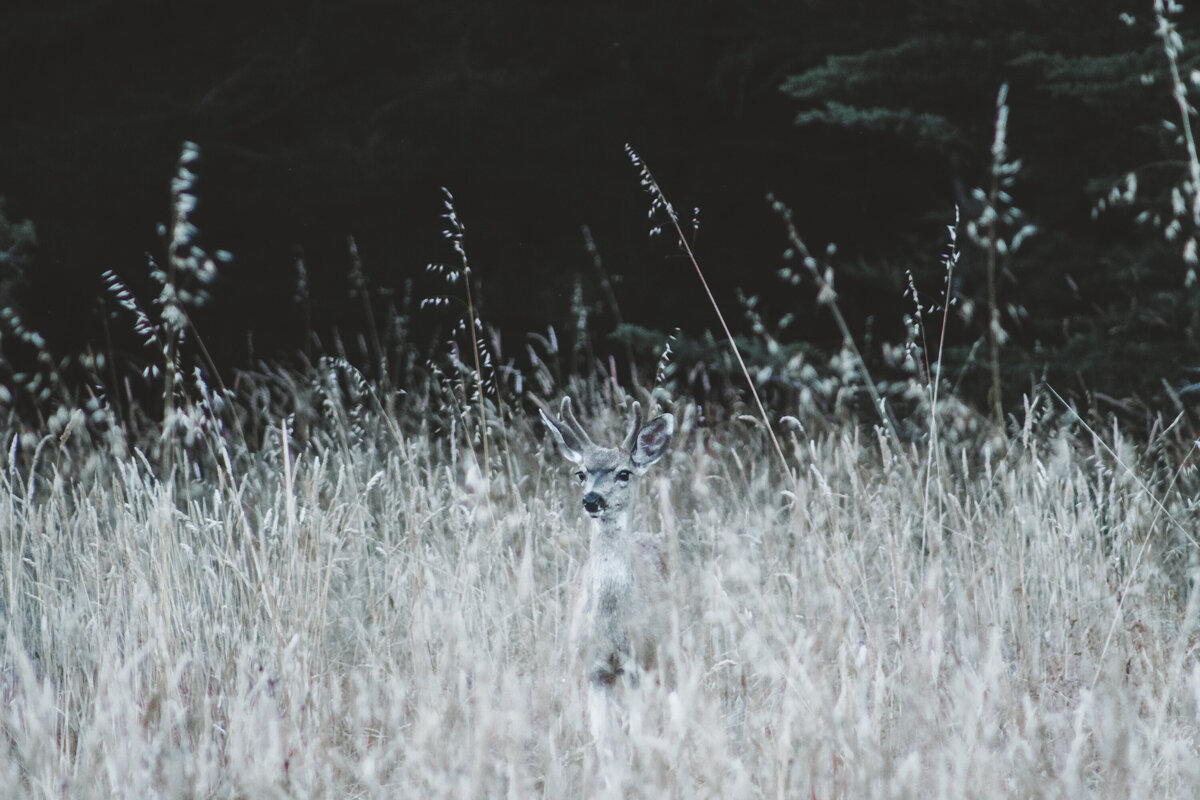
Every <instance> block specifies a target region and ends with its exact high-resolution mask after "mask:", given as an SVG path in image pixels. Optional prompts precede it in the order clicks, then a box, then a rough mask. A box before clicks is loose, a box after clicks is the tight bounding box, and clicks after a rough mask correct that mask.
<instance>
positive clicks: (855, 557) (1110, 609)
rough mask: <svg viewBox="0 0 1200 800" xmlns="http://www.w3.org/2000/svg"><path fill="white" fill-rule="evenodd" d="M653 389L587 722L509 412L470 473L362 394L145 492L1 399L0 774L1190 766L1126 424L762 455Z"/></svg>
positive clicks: (1183, 604)
mask: <svg viewBox="0 0 1200 800" xmlns="http://www.w3.org/2000/svg"><path fill="white" fill-rule="evenodd" d="M597 405H598V403H597V402H596V401H595V400H593V401H592V402H591V403H589V404H585V411H584V413H585V414H590V415H592V416H593V421H594V423H595V424H599V425H600V426H601V427H602V428H603V426H604V425H607V426H608V429H609V430H615V429H616V427H617V426H618V425H619V424H620V418H621V411H620V409H618V408H615V407H613V406H611V405H610V406H609V407H608V408H604V409H599V408H597ZM675 410H676V412H677V414H681V418H682V419H683V420H684V421H683V424H682V426H681V430H680V432H679V433H678V434H677V437H676V442H675V444H674V445H673V448H672V452H671V453H670V454H669V455H668V457H667V458H665V459H664V461H663V463H662V464H659V465H658V466H657V467H656V468H655V470H656V471H654V472H652V473H651V474H650V475H648V476H647V477H646V479H645V483H644V485H643V487H642V491H641V497H640V503H639V506H638V509H637V512H636V518H637V522H638V523H639V525H641V526H643V527H644V528H646V529H648V530H653V531H661V533H662V541H663V543H664V544H665V545H666V547H667V549H668V552H669V553H670V557H671V562H672V565H673V568H674V585H673V588H674V592H675V598H676V603H677V615H676V618H675V619H673V620H671V623H672V625H671V627H672V629H673V630H674V631H675V632H676V635H675V637H674V640H673V641H672V642H670V643H668V645H667V647H668V649H669V651H670V652H671V653H672V654H673V656H674V658H675V659H677V660H678V662H679V664H680V670H679V678H678V681H677V685H676V687H675V689H674V691H673V692H669V691H668V689H667V688H666V687H665V686H663V685H660V684H657V683H656V682H655V681H654V680H653V679H648V680H644V681H643V682H642V687H643V688H642V690H641V692H640V697H638V696H633V695H631V696H629V697H627V698H624V699H622V700H621V703H622V706H621V708H623V709H626V710H627V709H628V708H630V707H632V704H634V703H638V704H640V706H641V709H642V722H641V725H640V729H636V728H635V729H634V730H633V731H632V732H625V733H618V734H617V735H618V736H620V737H622V738H623V739H624V741H623V742H622V746H621V747H620V748H618V750H617V752H616V753H614V754H608V755H605V754H603V753H601V752H600V751H599V750H598V749H597V748H596V747H594V746H593V744H592V742H591V733H590V731H589V726H588V723H587V720H586V719H585V709H586V707H587V697H586V692H585V690H584V688H583V685H582V681H581V680H580V679H579V677H578V675H579V671H578V670H577V668H576V665H575V664H573V663H572V660H571V658H570V656H569V653H568V650H567V646H566V641H565V639H566V637H565V613H566V612H565V609H566V607H567V603H568V601H569V593H570V587H571V579H572V577H573V575H574V573H575V571H576V570H577V568H578V566H579V564H580V561H581V559H582V558H583V557H584V556H585V555H586V548H587V538H586V524H585V523H586V521H585V520H584V519H583V516H582V514H581V513H580V509H579V498H578V496H577V490H576V487H574V486H573V485H572V481H571V479H570V476H569V473H568V471H567V470H566V469H565V468H564V467H563V466H562V462H561V459H560V458H559V456H558V454H557V452H556V451H555V449H554V447H553V444H552V442H550V441H549V439H548V438H547V437H546V436H545V432H544V431H543V430H541V428H540V425H538V424H535V423H534V422H533V421H532V419H530V418H529V416H528V415H527V414H525V413H521V414H515V413H512V412H509V413H507V414H506V416H505V417H504V419H503V424H494V426H493V428H492V433H491V439H490V443H491V447H492V452H491V463H492V471H493V474H492V476H491V482H490V484H485V482H484V481H483V480H482V479H481V478H480V477H479V473H478V471H477V470H474V469H471V468H470V467H469V464H470V463H471V461H470V453H469V451H465V450H464V449H463V448H462V447H461V445H460V446H454V445H453V444H452V441H451V439H450V437H449V436H448V435H431V434H430V432H429V430H428V429H427V426H422V424H421V422H420V419H419V418H415V417H414V418H403V417H402V418H400V419H395V420H388V419H385V418H384V416H383V415H382V413H381V412H374V413H370V412H366V413H364V414H362V415H360V416H359V417H358V422H357V423H356V424H355V425H353V426H352V425H351V424H350V423H349V422H344V423H341V424H344V427H343V428H342V429H341V430H340V433H339V435H338V436H330V437H327V438H325V439H321V440H318V439H316V438H315V437H314V438H313V439H312V440H311V441H309V442H308V443H307V444H302V443H301V442H300V441H299V440H298V437H292V436H289V437H288V442H287V444H286V448H285V447H284V446H283V445H282V439H281V435H280V430H281V428H280V426H279V423H278V421H276V422H274V423H273V424H270V425H266V426H264V428H265V429H266V430H267V433H266V434H264V436H263V439H262V447H261V448H260V449H259V450H258V452H257V454H256V455H253V456H248V455H245V454H242V455H241V456H237V457H231V458H230V460H229V461H228V462H227V461H226V460H225V455H224V454H223V452H222V450H221V448H222V447H223V445H221V444H220V443H221V442H222V441H224V440H223V439H221V438H220V437H215V436H214V437H211V438H210V439H209V440H208V441H209V443H210V445H211V449H210V451H209V453H210V454H209V455H207V456H193V459H194V463H190V464H189V465H188V466H185V467H184V468H183V472H184V473H186V474H189V476H190V477H188V478H187V479H186V480H180V481H178V482H177V484H176V485H175V488H174V489H168V488H167V487H165V486H164V485H163V484H161V483H159V482H156V481H155V480H153V479H151V478H150V477H149V474H150V471H149V470H148V469H147V466H146V464H145V463H144V462H142V461H141V460H140V459H139V458H138V457H137V456H136V455H134V456H127V455H123V454H122V453H121V448H120V446H119V442H118V443H117V444H116V446H115V449H116V451H117V452H116V455H115V456H108V455H101V449H102V447H107V448H110V449H112V448H113V447H114V444H113V440H112V438H109V439H107V440H103V439H101V438H97V439H95V440H93V439H92V438H91V434H89V433H87V432H86V431H85V430H84V429H83V427H82V426H73V427H72V426H68V428H66V429H65V431H66V432H65V433H64V432H63V430H64V429H63V428H62V426H61V424H60V425H59V427H58V429H56V430H47V431H46V432H45V433H46V438H45V439H44V440H42V441H41V450H40V451H39V452H38V453H37V454H36V457H37V464H38V469H37V470H36V475H37V477H36V479H31V478H30V474H31V473H30V470H29V467H28V465H29V463H30V460H31V459H32V458H33V457H34V452H33V448H34V447H35V446H36V445H37V444H38V439H37V437H34V436H29V435H27V436H26V438H25V439H23V440H22V441H21V442H18V443H14V439H13V433H12V432H11V431H10V432H8V433H6V434H5V438H4V447H5V454H4V462H3V463H4V470H3V475H2V476H0V543H2V555H0V558H2V568H3V586H2V601H3V611H4V616H3V624H4V629H3V637H4V638H3V645H2V648H0V692H2V694H3V706H2V710H0V714H2V717H0V730H2V737H3V739H2V744H0V786H3V787H4V788H3V790H0V794H2V795H3V796H4V797H6V798H7V797H12V798H17V797H69V798H91V797H96V798H107V797H139V798H141V797H167V798H175V797H245V798H269V797H334V798H342V797H396V798H408V797H411V798H477V797H478V798H493V797H495V798H533V797H545V798H568V797H593V796H595V797H648V798H663V797H678V798H706V797H712V798H757V797H763V798H811V797H815V798H834V797H845V798H969V797H984V798H987V797H1029V798H1043V797H1044V798H1075V797H1112V798H1128V797H1144V798H1149V797H1179V798H1185V797H1186V798H1190V797H1195V796H1196V795H1197V792H1198V791H1200V741H1198V738H1200V729H1198V727H1197V724H1198V721H1200V720H1198V713H1197V712H1198V703H1200V667H1198V666H1197V660H1196V631H1195V628H1196V616H1197V603H1196V602H1195V601H1194V600H1190V598H1189V596H1188V587H1189V586H1190V581H1191V580H1192V579H1193V577H1194V572H1193V570H1194V569H1195V566H1194V565H1195V564H1196V561H1197V559H1196V558H1195V553H1196V548H1195V545H1194V543H1193V542H1191V541H1190V540H1189V538H1190V537H1191V536H1192V535H1193V534H1192V532H1193V531H1194V530H1195V521H1196V515H1195V513H1194V512H1193V510H1192V508H1191V503H1190V502H1187V501H1186V499H1183V495H1184V494H1186V493H1185V492H1182V491H1181V490H1180V487H1181V486H1184V485H1188V486H1193V487H1194V483H1195V482H1194V480H1193V478H1192V475H1191V473H1190V472H1189V473H1187V474H1186V475H1185V476H1184V477H1183V479H1182V480H1181V481H1180V482H1178V483H1177V484H1176V486H1175V490H1174V491H1173V492H1172V493H1171V495H1170V496H1169V497H1168V499H1167V500H1166V503H1167V511H1168V512H1169V514H1170V517H1168V515H1167V513H1164V512H1163V511H1162V510H1160V509H1159V507H1158V506H1157V505H1156V500H1155V498H1154V496H1153V495H1152V494H1151V493H1150V492H1148V491H1146V490H1144V489H1142V488H1140V487H1139V485H1138V480H1143V481H1145V482H1146V483H1147V484H1148V485H1149V486H1152V487H1154V489H1153V491H1154V492H1156V493H1158V494H1159V495H1161V494H1163V493H1164V492H1165V487H1166V485H1167V482H1168V481H1169V479H1170V475H1169V474H1168V475H1167V476H1166V479H1164V478H1163V476H1162V475H1161V474H1160V473H1161V471H1162V470H1161V469H1160V470H1156V471H1155V470H1151V468H1150V466H1149V465H1150V464H1152V463H1154V462H1153V459H1152V458H1151V457H1150V453H1149V452H1148V451H1147V450H1146V449H1145V448H1144V447H1142V448H1139V447H1138V446H1136V445H1134V444H1132V443H1131V442H1129V441H1127V440H1124V439H1121V438H1120V437H1119V436H1117V435H1116V434H1114V433H1113V431H1112V430H1111V429H1109V430H1108V432H1107V436H1108V438H1107V441H1108V442H1109V443H1110V444H1115V446H1116V450H1117V452H1118V454H1119V455H1120V457H1121V459H1122V460H1123V461H1124V462H1125V463H1126V464H1128V465H1129V466H1130V468H1131V469H1132V471H1133V472H1132V474H1131V473H1130V472H1128V471H1126V470H1124V469H1123V468H1122V467H1120V466H1118V465H1117V464H1116V462H1115V461H1114V460H1113V459H1112V458H1111V457H1110V456H1108V455H1107V454H1105V453H1104V452H1103V450H1102V449H1101V448H1100V447H1099V445H1097V444H1096V443H1095V441H1094V440H1093V438H1092V437H1091V436H1090V435H1089V434H1087V433H1086V432H1085V431H1083V430H1081V429H1079V428H1077V427H1073V426H1071V425H1070V424H1069V423H1068V422H1067V421H1065V420H1064V419H1062V418H1058V417H1055V416H1054V415H1044V414H1043V418H1042V421H1041V422H1039V423H1037V424H1033V423H1032V422H1030V424H1029V426H1028V427H1029V428H1030V430H1028V431H1027V432H1026V435H1021V432H1020V431H1016V432H1015V433H1014V436H1013V438H1012V439H1011V440H1010V441H1008V442H1006V443H1001V442H992V443H991V445H990V447H991V448H992V451H990V452H989V451H988V446H985V445H981V443H980V442H979V441H972V442H971V443H969V444H962V445H945V446H943V447H942V448H941V449H940V452H939V453H938V454H936V455H937V456H938V458H931V457H930V455H929V452H928V449H927V448H924V447H922V446H919V445H909V446H905V449H904V450H903V451H900V450H899V449H898V448H897V447H895V446H892V445H889V444H887V443H886V442H885V441H884V440H883V439H882V438H881V437H880V436H879V435H878V434H877V433H876V432H875V431H873V430H872V428H871V426H869V425H861V426H860V427H858V428H857V429H853V428H842V429H836V428H835V429H830V428H827V427H826V428H823V429H822V432H821V433H820V434H819V435H815V438H813V439H811V440H810V439H809V438H808V437H807V436H806V435H805V434H804V433H802V432H801V431H799V430H797V429H795V428H793V429H791V430H790V431H789V432H788V433H787V438H786V440H785V449H789V448H790V453H789V455H790V457H792V458H793V465H794V466H795V467H796V469H797V471H798V475H799V477H798V479H797V481H796V482H795V483H791V482H789V480H788V479H787V478H786V477H785V476H784V475H783V473H782V470H781V469H780V466H779V463H778V460H777V459H776V458H775V456H774V453H773V451H772V449H771V448H770V447H769V445H767V444H766V440H765V436H764V435H763V434H762V432H761V430H759V429H757V428H756V427H755V426H754V425H753V424H752V423H750V422H748V421H746V420H745V419H741V420H733V421H727V422H721V423H719V424H713V425H712V426H709V425H704V426H697V425H696V424H695V422H694V415H691V414H682V413H681V412H682V411H683V409H682V408H679V407H677V408H676V409H675ZM61 422H62V420H61V419H60V423H61ZM272 431H273V433H272ZM1114 436H1117V439H1118V440H1117V441H1116V442H1114V441H1113V438H1114ZM195 452H197V453H199V452H202V448H196V450H195ZM14 459H15V461H17V462H20V464H21V465H22V466H21V468H20V469H18V468H17V467H16V466H14ZM56 465H57V466H56ZM185 495H186V496H185ZM1189 601H1190V602H1189ZM618 713H619V714H620V713H624V712H622V711H621V710H620V709H618Z"/></svg>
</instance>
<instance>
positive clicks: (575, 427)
mask: <svg viewBox="0 0 1200 800" xmlns="http://www.w3.org/2000/svg"><path fill="white" fill-rule="evenodd" d="M561 416H562V418H563V421H564V422H566V423H567V427H568V428H570V430H571V433H573V434H575V435H576V436H577V437H579V441H580V443H581V444H584V445H589V446H590V445H592V437H590V436H588V435H587V431H585V430H584V429H583V426H582V425H580V424H579V420H577V419H575V414H574V412H572V411H571V398H570V397H564V398H563V402H562V414H561Z"/></svg>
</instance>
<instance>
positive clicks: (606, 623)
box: [541, 397, 675, 687]
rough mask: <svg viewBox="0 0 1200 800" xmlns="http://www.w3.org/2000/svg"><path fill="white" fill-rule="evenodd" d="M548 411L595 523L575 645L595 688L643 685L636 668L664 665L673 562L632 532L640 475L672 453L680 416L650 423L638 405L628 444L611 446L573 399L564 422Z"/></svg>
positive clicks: (576, 613) (578, 600) (578, 601)
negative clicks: (591, 431) (592, 431)
mask: <svg viewBox="0 0 1200 800" xmlns="http://www.w3.org/2000/svg"><path fill="white" fill-rule="evenodd" d="M541 413H542V419H543V420H545V423H546V427H547V428H549V429H550V433H551V435H553V436H554V439H555V441H556V442H558V447H559V450H561V451H562V454H563V457H565V458H566V459H567V460H568V461H570V462H571V463H572V464H574V465H575V466H576V467H577V471H576V473H575V477H576V478H578V479H579V483H580V484H581V485H582V486H583V492H584V494H583V510H584V511H585V512H587V515H588V516H589V517H591V520H592V538H591V547H590V551H589V553H588V559H587V562H586V563H585V564H584V565H583V567H582V569H581V570H580V574H579V578H578V583H577V586H576V596H575V601H574V604H573V608H572V612H571V622H570V636H571V640H572V643H573V645H574V646H575V647H576V648H578V652H579V653H580V654H581V655H582V657H583V659H584V663H585V664H586V665H587V669H588V677H589V678H590V679H591V681H592V684H593V685H594V686H596V687H601V686H608V687H611V686H613V684H614V683H616V681H617V679H618V678H619V677H620V676H622V675H625V676H626V678H627V680H628V681H629V682H630V684H631V685H634V686H636V685H637V680H638V670H637V669H636V667H637V666H640V667H641V668H642V669H650V668H652V667H654V666H656V664H657V659H658V648H659V645H660V643H661V642H662V640H663V639H664V638H665V637H664V636H663V635H661V634H662V632H663V631H665V629H666V625H667V622H666V619H665V618H664V608H665V604H666V601H667V597H668V592H667V583H666V561H665V559H664V558H663V555H662V553H661V552H660V551H659V549H658V547H657V546H656V545H655V543H654V541H653V540H652V539H651V538H650V536H649V535H647V534H643V533H634V532H632V531H631V530H630V529H629V508H630V502H631V501H632V499H633V483H634V480H635V479H636V478H637V477H638V476H640V475H643V474H645V472H646V470H647V469H649V467H650V465H651V464H653V463H654V462H655V461H658V459H660V458H661V457H662V455H663V453H665V452H666V450H667V446H668V445H669V444H670V443H671V435H672V434H673V433H674V432H675V417H673V416H671V415H670V414H663V415H661V416H658V417H655V418H654V419H652V420H650V421H649V422H647V423H646V424H645V425H642V411H641V407H640V406H639V405H638V404H637V403H634V404H633V409H632V411H631V413H630V417H629V431H628V433H627V434H626V436H625V441H624V442H622V443H621V446H620V447H603V446H600V445H597V444H595V443H594V442H592V440H591V438H590V437H589V436H588V435H587V433H586V432H585V431H584V430H583V428H582V426H580V424H579V422H578V420H576V419H575V415H574V414H573V413H572V412H571V399H570V398H569V397H568V398H566V399H564V400H563V404H562V414H561V416H562V422H556V421H554V420H553V419H551V418H550V417H549V416H548V415H547V414H546V413H545V412H544V411H543V412H541Z"/></svg>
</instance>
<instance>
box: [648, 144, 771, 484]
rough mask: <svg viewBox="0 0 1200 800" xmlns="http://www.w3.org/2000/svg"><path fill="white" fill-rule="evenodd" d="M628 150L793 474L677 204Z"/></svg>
mask: <svg viewBox="0 0 1200 800" xmlns="http://www.w3.org/2000/svg"><path fill="white" fill-rule="evenodd" d="M625 152H626V154H628V156H629V160H630V161H632V162H633V165H634V166H635V167H637V168H638V171H639V172H640V173H641V180H642V186H643V187H644V188H645V189H646V191H647V192H648V193H649V194H650V198H651V199H650V218H651V219H653V218H654V216H655V214H657V213H658V212H660V211H661V212H662V213H664V214H666V215H667V219H668V220H669V221H670V223H671V227H673V228H674V229H675V234H676V236H677V238H678V242H679V246H680V247H681V248H682V249H683V252H684V254H685V255H686V256H687V258H688V261H690V262H691V264H692V267H693V268H694V269H695V270H696V277H698V278H699V279H700V285H701V286H703V287H704V293H705V294H706V295H708V302H709V303H711V304H712V307H713V311H715V312H716V314H717V320H718V321H719V322H720V323H721V330H723V331H724V332H725V339H726V341H728V342H729V348H730V349H731V350H732V351H733V356H734V358H736V359H737V362H738V367H739V368H740V369H741V371H742V375H743V376H744V377H745V378H746V385H747V386H748V387H750V394H751V396H753V397H754V405H755V406H757V408H758V414H759V416H760V417H762V421H763V424H764V425H766V426H767V434H768V435H769V436H770V437H771V444H772V445H774V448H775V454H776V455H777V456H779V463H780V464H782V465H783V469H784V471H785V472H787V473H788V474H789V475H791V474H792V470H791V467H790V466H788V461H787V457H786V456H784V454H783V448H782V447H781V446H780V444H779V439H778V437H776V436H775V428H774V426H773V425H771V420H770V418H769V417H768V416H767V411H766V409H765V408H763V404H762V399H761V398H759V396H758V389H756V388H755V386H754V381H753V380H752V379H751V378H750V370H748V369H747V368H746V362H745V361H744V360H743V359H742V353H741V351H740V350H738V346H737V342H735V341H734V340H733V334H732V333H730V331H729V325H727V324H726V323H725V315H724V314H722V313H721V306H720V305H719V304H718V303H717V299H716V298H715V297H713V293H712V290H711V289H709V288H708V281H707V280H706V279H705V277H704V270H702V269H700V262H699V261H697V260H696V254H695V253H693V252H692V248H691V245H689V244H688V242H687V237H686V236H684V235H683V226H681V225H680V224H679V215H678V214H676V213H675V208H674V207H673V206H672V205H671V203H670V202H669V201H668V200H667V196H666V195H665V194H664V193H663V190H662V189H661V188H660V187H659V185H658V181H656V180H655V179H654V175H653V174H652V173H651V172H650V168H649V167H647V166H646V162H645V161H643V160H642V158H641V156H639V155H638V154H637V153H636V152H635V151H634V149H633V147H631V146H630V145H628V144H627V145H625ZM658 231H659V228H657V227H654V228H651V231H650V232H651V234H652V235H653V234H655V233H657V232H658Z"/></svg>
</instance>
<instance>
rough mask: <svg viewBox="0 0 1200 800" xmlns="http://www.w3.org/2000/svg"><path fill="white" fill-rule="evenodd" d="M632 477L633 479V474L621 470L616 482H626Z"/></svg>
mask: <svg viewBox="0 0 1200 800" xmlns="http://www.w3.org/2000/svg"><path fill="white" fill-rule="evenodd" d="M632 477H633V473H632V472H630V471H629V470H627V469H623V470H621V471H620V472H618V473H617V480H619V481H627V480H629V479H630V478H632Z"/></svg>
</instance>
